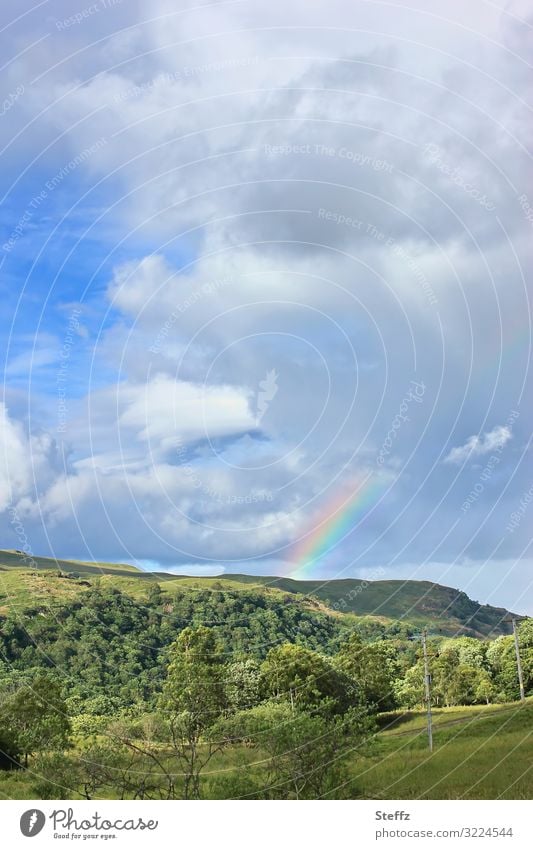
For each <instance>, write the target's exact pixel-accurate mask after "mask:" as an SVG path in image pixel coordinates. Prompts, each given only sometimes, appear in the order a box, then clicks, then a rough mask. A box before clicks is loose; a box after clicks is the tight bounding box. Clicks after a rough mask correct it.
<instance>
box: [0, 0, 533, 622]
mask: <svg viewBox="0 0 533 849" xmlns="http://www.w3.org/2000/svg"><path fill="white" fill-rule="evenodd" d="M528 6H529V4H528V3H527V2H525V0H524V2H522V1H521V0H520V2H515V0H510V2H506V3H502V2H497V3H493V2H486V0H472V2H470V3H468V4H465V3H459V2H457V0H451V2H449V3H447V4H445V6H443V5H442V3H438V2H436V0H424V2H421V0H413V1H412V2H411V0H410V2H403V0H402V2H381V0H376V2H373V0H364V2H357V0H356V2H352V0H328V2H327V3H326V2H323V0H318V2H313V3H312V4H310V3H309V2H303V0H295V2H292V3H290V4H289V3H281V2H279V0H273V2H270V3H268V4H265V3H260V2H257V0H229V2H226V0H222V2H203V3H196V2H195V3H187V2H185V3H183V4H176V3H173V2H170V0H153V2H150V3H149V4H148V3H145V2H135V0H115V1H114V2H113V0H98V2H96V3H94V4H89V3H85V5H84V2H83V0H81V2H77V3H75V4H73V3H72V2H66V0H43V2H37V3H35V2H31V3H30V2H27V0H24V1H23V2H21V3H19V4H17V5H16V8H15V7H14V6H10V5H9V4H4V7H3V9H2V12H1V20H0V39H1V55H2V63H3V67H2V77H1V79H2V87H3V94H2V105H1V106H0V169H1V183H2V187H1V196H2V197H1V206H0V227H1V236H0V277H1V281H0V285H1V298H0V316H1V322H0V332H1V335H2V343H3V345H2V350H3V352H4V356H3V360H2V369H3V375H4V382H3V395H2V401H1V404H0V440H1V445H0V531H1V539H2V547H4V548H18V549H23V548H25V547H26V549H27V550H28V551H31V552H33V553H37V554H41V555H52V556H56V557H62V558H73V559H82V560H95V561H118V562H128V563H133V564H135V565H137V566H140V567H141V568H148V569H162V570H169V571H171V572H177V573H185V574H195V575H213V574H220V573H222V572H247V573H251V574H266V575H285V576H292V577H296V578H301V577H307V578H319V579H333V578H346V577H362V578H368V579H380V580H383V579H408V578H409V579H417V580H430V581H436V582H438V583H441V584H445V585H447V586H452V587H457V588H460V589H461V590H464V591H465V592H467V593H468V594H469V595H470V596H471V597H473V598H475V599H477V600H479V601H481V602H483V603H491V604H494V605H497V606H505V607H507V608H509V609H511V610H514V611H516V612H518V613H533V593H532V589H531V587H532V581H533V550H532V546H531V532H530V528H531V518H532V516H533V473H532V467H531V421H532V418H531V396H532V387H531V374H530V370H529V366H530V359H531V302H530V297H531V278H530V269H531V267H532V265H531V234H532V228H533V187H532V183H531V180H530V179H528V178H530V177H531V158H530V153H529V150H528V142H529V141H530V138H531V111H530V110H531V90H532V89H531V85H530V84H529V85H528V83H530V76H531V59H532V55H531V54H532V43H533V42H532V24H533V16H532V15H531V9H530V7H529V9H528Z"/></svg>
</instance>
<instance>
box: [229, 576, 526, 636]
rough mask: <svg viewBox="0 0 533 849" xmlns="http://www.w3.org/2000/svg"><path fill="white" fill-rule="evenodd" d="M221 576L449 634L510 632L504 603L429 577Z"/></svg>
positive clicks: (347, 609) (343, 608)
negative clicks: (306, 578)
mask: <svg viewBox="0 0 533 849" xmlns="http://www.w3.org/2000/svg"><path fill="white" fill-rule="evenodd" d="M222 579H224V580H226V579H231V580H233V581H235V580H239V581H242V582H243V583H257V582H258V581H260V582H262V583H264V584H266V585H268V586H274V587H279V588H280V589H283V590H286V591H287V592H298V593H304V594H308V595H312V596H314V597H315V598H319V599H321V600H322V601H324V602H326V603H327V604H330V605H332V606H334V605H337V606H338V609H339V610H343V611H349V612H351V613H355V614H357V615H359V616H363V615H365V614H372V615H374V616H386V617H388V618H390V619H405V620H407V621H408V622H413V623H415V624H418V625H426V624H428V625H429V624H430V625H431V626H432V627H433V628H441V629H442V630H443V632H445V633H449V634H454V633H457V632H459V633H469V634H471V635H472V636H497V635H498V634H508V633H511V626H510V624H509V623H507V622H503V621H502V620H503V619H504V617H505V616H506V615H507V611H506V610H504V609H503V608H498V607H491V606H489V605H479V604H478V603H477V602H475V601H472V600H471V599H469V598H468V596H467V595H466V594H465V593H463V592H460V591H459V590H455V589H452V588H451V587H443V586H440V585H439V584H433V583H431V582H429V581H370V582H368V583H366V585H365V584H364V583H362V582H361V581H359V580H356V579H354V578H346V579H343V580H338V581H329V582H324V581H294V580H292V579H291V578H261V577H251V576H249V575H223V576H222ZM359 588H360V589H359Z"/></svg>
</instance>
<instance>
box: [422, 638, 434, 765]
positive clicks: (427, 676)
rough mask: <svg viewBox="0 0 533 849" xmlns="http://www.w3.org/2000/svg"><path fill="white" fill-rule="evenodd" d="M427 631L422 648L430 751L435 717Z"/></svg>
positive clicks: (431, 749) (430, 749)
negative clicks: (433, 714) (432, 705)
mask: <svg viewBox="0 0 533 849" xmlns="http://www.w3.org/2000/svg"><path fill="white" fill-rule="evenodd" d="M426 639H427V631H426V629H425V628H424V630H423V631H422V648H423V650H424V686H425V692H426V708H427V713H428V742H429V751H430V752H432V751H433V717H432V715H431V675H430V674H429V663H428V649H427V644H426Z"/></svg>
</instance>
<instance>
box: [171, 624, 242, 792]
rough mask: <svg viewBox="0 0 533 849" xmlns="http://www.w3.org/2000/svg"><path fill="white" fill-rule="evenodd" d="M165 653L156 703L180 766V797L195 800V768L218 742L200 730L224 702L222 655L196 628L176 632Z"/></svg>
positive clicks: (208, 757) (204, 632)
mask: <svg viewBox="0 0 533 849" xmlns="http://www.w3.org/2000/svg"><path fill="white" fill-rule="evenodd" d="M170 658H171V660H170V664H169V667H168V675H167V680H166V682H165V685H164V688H163V693H162V695H161V698H160V702H159V704H160V708H161V709H162V710H163V711H164V715H165V719H166V725H167V728H168V732H169V743H170V745H171V748H172V752H173V754H174V756H175V757H176V759H177V761H178V764H179V765H180V767H181V769H182V770H183V796H184V798H185V799H198V798H200V774H201V771H202V770H203V769H204V768H205V767H206V765H207V764H208V763H209V761H210V760H211V758H212V757H213V755H214V754H215V752H216V751H219V749H220V748H221V747H222V745H223V743H222V742H221V741H217V740H212V739H209V736H208V735H207V733H206V732H207V731H208V729H209V728H210V726H212V725H213V724H214V723H215V721H216V720H217V719H218V718H219V717H220V716H221V715H222V713H223V711H224V709H225V707H226V695H225V691H224V676H223V669H224V668H223V664H222V660H223V656H222V654H221V653H220V651H219V650H218V647H217V644H216V641H215V637H214V634H213V632H212V631H211V630H210V629H209V628H204V627H200V628H186V629H185V630H184V631H182V632H181V634H180V635H179V637H178V639H177V640H176V642H175V643H174V645H173V647H172V649H171V653H170Z"/></svg>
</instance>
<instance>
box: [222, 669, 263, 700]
mask: <svg viewBox="0 0 533 849" xmlns="http://www.w3.org/2000/svg"><path fill="white" fill-rule="evenodd" d="M225 690H226V698H227V703H228V708H229V709H230V710H232V711H239V710H247V709H248V708H252V707H255V705H257V704H259V702H260V701H261V673H260V667H259V664H258V663H257V661H256V660H253V658H248V659H247V660H237V661H235V662H234V663H229V664H228V665H227V667H226V672H225Z"/></svg>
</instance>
